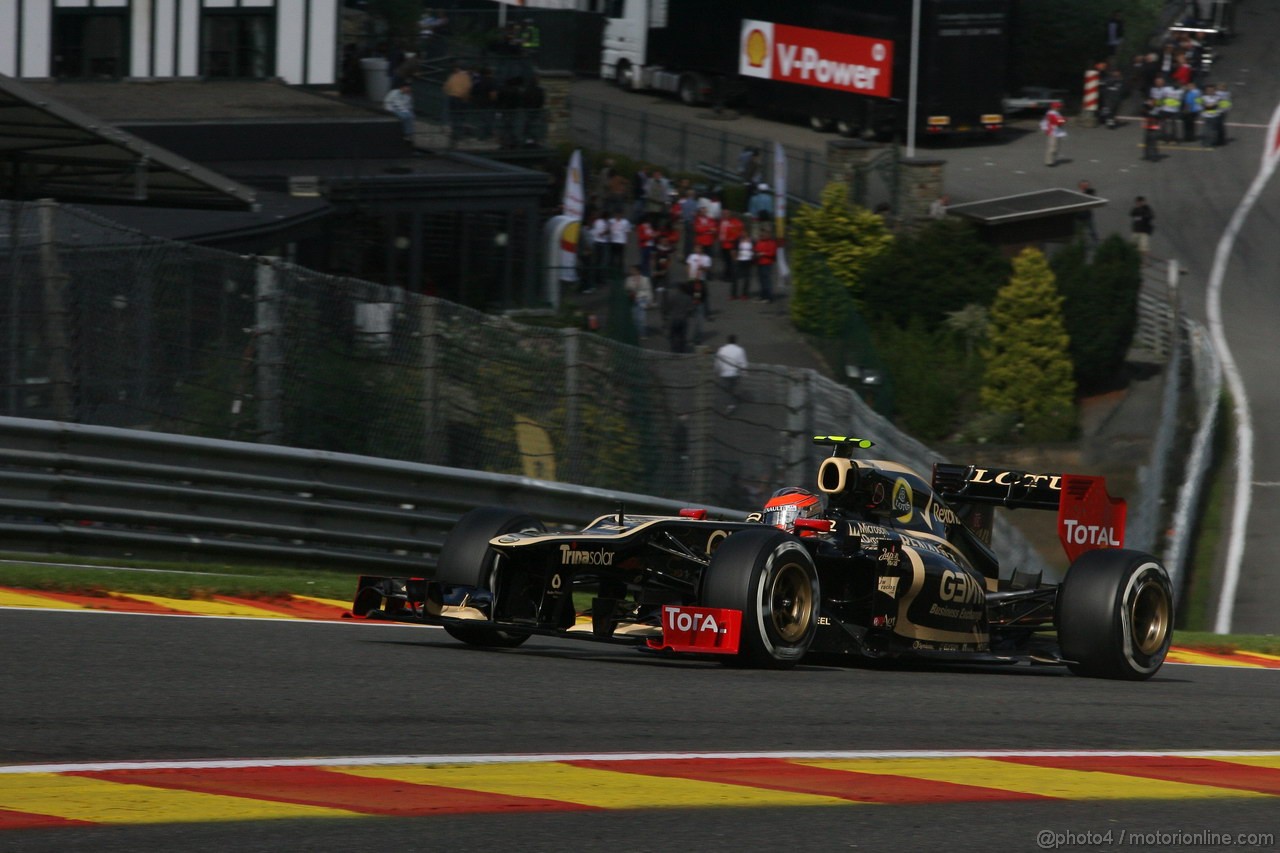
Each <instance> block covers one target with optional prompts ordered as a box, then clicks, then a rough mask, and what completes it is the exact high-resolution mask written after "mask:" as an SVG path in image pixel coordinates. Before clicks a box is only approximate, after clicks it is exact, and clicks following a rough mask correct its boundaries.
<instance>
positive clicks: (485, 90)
mask: <svg viewBox="0 0 1280 853" xmlns="http://www.w3.org/2000/svg"><path fill="white" fill-rule="evenodd" d="M497 108H498V84H497V82H496V81H495V80H494V79H493V69H492V68H489V67H488V66H485V67H484V68H481V69H480V79H478V80H476V81H475V82H473V83H472V84H471V109H472V110H473V111H474V112H475V117H476V136H477V137H478V138H480V139H488V138H489V137H490V136H492V135H493V116H494V113H495V112H496V110H497Z"/></svg>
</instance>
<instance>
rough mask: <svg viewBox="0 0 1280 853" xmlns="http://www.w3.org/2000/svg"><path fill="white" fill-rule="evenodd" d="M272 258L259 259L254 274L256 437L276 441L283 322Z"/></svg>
mask: <svg viewBox="0 0 1280 853" xmlns="http://www.w3.org/2000/svg"><path fill="white" fill-rule="evenodd" d="M276 260H277V259H276V258H259V259H258V268H257V270H256V271H255V276H254V289H255V293H254V297H255V307H256V309H257V311H256V314H257V316H256V322H257V328H256V329H255V330H254V337H255V350H256V353H257V358H256V360H255V361H256V365H255V366H256V370H257V393H258V440H259V441H261V442H263V443H265V444H276V443H278V442H279V441H280V439H281V437H282V435H283V432H284V423H283V421H284V418H283V401H282V399H281V396H280V385H281V383H280V374H281V371H282V370H283V366H284V364H283V363H284V357H283V355H284V342H283V341H282V340H281V339H280V336H281V333H282V329H283V323H282V322H281V320H282V318H281V314H282V312H281V310H280V277H279V276H280V273H279V270H277V269H276V266H275V262H276Z"/></svg>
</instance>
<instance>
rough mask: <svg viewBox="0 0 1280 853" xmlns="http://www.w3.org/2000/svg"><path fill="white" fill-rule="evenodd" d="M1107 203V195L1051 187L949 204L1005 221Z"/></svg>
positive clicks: (984, 219) (960, 211)
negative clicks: (1099, 195)
mask: <svg viewBox="0 0 1280 853" xmlns="http://www.w3.org/2000/svg"><path fill="white" fill-rule="evenodd" d="M1106 203H1107V200H1106V199H1105V198H1098V197H1097V196H1095V195H1089V194H1088V193H1082V192H1076V191H1075V190H1064V189H1051V190H1036V191H1035V192H1029V193H1019V194H1018V195H1009V196H1003V197H1001V198H991V199H984V200H982V201H971V202H966V203H964V204H953V205H951V206H950V207H948V208H947V213H948V214H953V215H955V216H964V217H967V218H969V219H975V220H977V221H978V222H981V223H983V224H984V225H1004V224H1005V223H1008V222H1018V221H1020V220H1024V219H1041V218H1043V217H1046V216H1057V215H1060V214H1064V213H1080V212H1082V211H1085V210H1088V209H1090V208H1094V207H1101V206H1102V205H1104V204H1106Z"/></svg>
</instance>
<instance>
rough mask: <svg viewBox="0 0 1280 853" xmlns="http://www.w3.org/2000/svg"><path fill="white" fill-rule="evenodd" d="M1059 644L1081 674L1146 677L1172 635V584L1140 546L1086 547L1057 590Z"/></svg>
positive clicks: (1160, 660)
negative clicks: (1096, 549)
mask: <svg viewBox="0 0 1280 853" xmlns="http://www.w3.org/2000/svg"><path fill="white" fill-rule="evenodd" d="M1056 621H1057V624H1058V646H1059V649H1060V651H1061V653H1062V657H1063V658H1065V659H1066V660H1067V661H1069V663H1068V664H1067V665H1068V667H1070V669H1071V671H1072V672H1074V673H1076V674H1077V675H1086V676H1091V677H1093V678H1120V679H1127V680H1130V681H1142V680H1144V679H1147V678H1150V677H1151V676H1152V675H1154V674H1155V672H1156V670H1158V669H1160V666H1161V665H1162V664H1163V663H1164V658H1165V655H1166V654H1167V653H1168V651H1169V640H1170V639H1171V637H1172V636H1173V587H1172V585H1171V584H1170V583H1169V575H1168V573H1167V572H1166V571H1165V569H1164V566H1162V565H1161V564H1160V563H1159V562H1157V561H1156V559H1155V558H1154V557H1152V556H1151V555H1150V554H1144V553H1142V552H1141V551H1124V550H1111V549H1104V550H1098V551H1087V552H1085V553H1084V554H1082V555H1081V556H1080V558H1079V559H1077V560H1076V561H1075V562H1074V563H1072V564H1071V568H1069V569H1068V570H1067V576H1066V579H1065V580H1064V581H1063V582H1062V586H1061V587H1059V589H1058V612H1057V619H1056Z"/></svg>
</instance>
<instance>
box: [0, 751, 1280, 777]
mask: <svg viewBox="0 0 1280 853" xmlns="http://www.w3.org/2000/svg"><path fill="white" fill-rule="evenodd" d="M1092 757H1102V758H1241V757H1247V758H1255V757H1257V758H1274V757H1280V751H1275V750H1258V749H1183V750H1176V751H1169V750H1153V751H1142V750H1105V749H1041V750H1014V749H1007V750H1006V749H954V750H951V749H942V750H911V749H908V750H852V751H838V750H837V751H832V750H814V751H798V752H560V753H524V754H515V755H485V754H478V755H356V756H343V757H331V758H323V757H315V758H246V759H202V760H196V761H103V762H93V763H84V764H14V765H7V766H0V774H19V773H105V772H111V771H114V770H234V769H253V768H264V769H265V768H269V767H369V766H379V767H394V766H403V765H417V764H533V763H543V762H552V761H691V760H695V759H712V760H732V759H745V758H756V759H759V758H766V759H777V760H781V761H787V760H796V761H805V760H809V761H812V760H824V761H825V760H833V759H834V760H843V759H867V758H869V759H904V758H1092Z"/></svg>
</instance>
